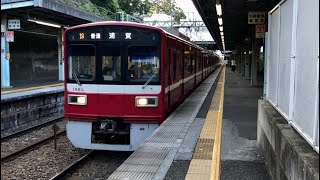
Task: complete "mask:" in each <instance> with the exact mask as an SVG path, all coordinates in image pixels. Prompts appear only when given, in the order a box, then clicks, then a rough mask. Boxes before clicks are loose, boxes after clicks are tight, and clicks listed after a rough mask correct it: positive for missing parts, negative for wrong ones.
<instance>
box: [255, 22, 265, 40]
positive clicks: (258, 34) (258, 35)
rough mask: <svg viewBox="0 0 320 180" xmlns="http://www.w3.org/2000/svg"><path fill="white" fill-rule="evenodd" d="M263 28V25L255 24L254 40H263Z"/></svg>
mask: <svg viewBox="0 0 320 180" xmlns="http://www.w3.org/2000/svg"><path fill="white" fill-rule="evenodd" d="M264 33H265V26H264V24H256V38H257V39H258V38H264Z"/></svg>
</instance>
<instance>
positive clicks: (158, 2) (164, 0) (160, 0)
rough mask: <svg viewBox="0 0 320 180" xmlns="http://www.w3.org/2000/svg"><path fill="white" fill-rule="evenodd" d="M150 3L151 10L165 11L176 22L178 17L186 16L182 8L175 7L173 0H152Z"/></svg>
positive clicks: (178, 19) (183, 17)
mask: <svg viewBox="0 0 320 180" xmlns="http://www.w3.org/2000/svg"><path fill="white" fill-rule="evenodd" d="M152 4H153V6H152V8H151V11H152V12H156V13H165V14H167V15H170V16H172V17H173V18H174V20H175V21H177V22H180V19H185V18H186V15H185V14H184V13H183V11H182V9H181V8H179V7H176V6H175V4H174V1H173V0H154V1H153V2H152Z"/></svg>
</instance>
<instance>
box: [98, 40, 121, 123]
mask: <svg viewBox="0 0 320 180" xmlns="http://www.w3.org/2000/svg"><path fill="white" fill-rule="evenodd" d="M99 49H100V51H99V59H97V63H98V67H100V68H99V69H98V70H97V71H98V74H99V77H98V78H99V84H98V85H97V86H98V92H99V100H98V101H99V110H100V113H99V114H100V116H116V117H122V116H123V114H124V109H125V108H123V104H124V103H125V102H124V85H123V76H124V74H123V68H124V64H125V63H123V61H124V57H125V56H124V48H123V46H122V44H121V43H112V44H111V43H110V44H109V43H106V44H103V45H101V46H100V47H99Z"/></svg>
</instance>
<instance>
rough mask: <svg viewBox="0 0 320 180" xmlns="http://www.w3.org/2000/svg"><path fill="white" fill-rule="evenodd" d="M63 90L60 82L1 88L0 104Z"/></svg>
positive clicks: (24, 84)
mask: <svg viewBox="0 0 320 180" xmlns="http://www.w3.org/2000/svg"><path fill="white" fill-rule="evenodd" d="M63 90H64V87H63V82H62V81H49V82H48V81H43V82H34V83H20V84H19V85H17V86H14V87H13V88H1V102H7V101H14V100H18V99H25V98H30V97H34V96H39V95H42V94H51V93H56V92H58V91H59V92H61V91H63Z"/></svg>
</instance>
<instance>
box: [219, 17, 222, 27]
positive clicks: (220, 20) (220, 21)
mask: <svg viewBox="0 0 320 180" xmlns="http://www.w3.org/2000/svg"><path fill="white" fill-rule="evenodd" d="M218 23H219V25H220V26H222V18H221V17H219V18H218Z"/></svg>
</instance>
